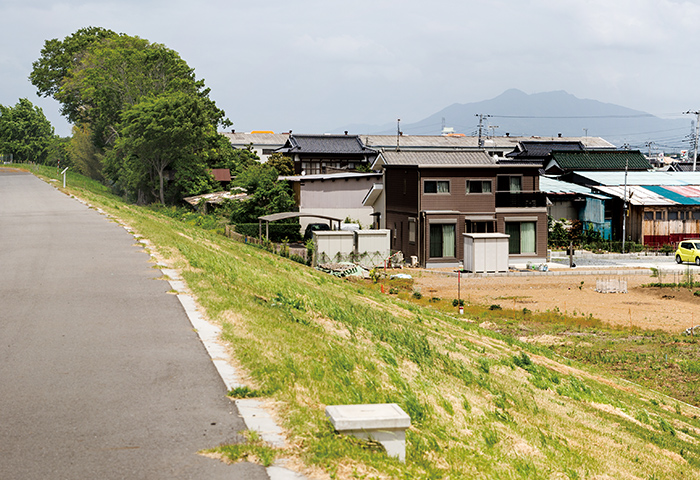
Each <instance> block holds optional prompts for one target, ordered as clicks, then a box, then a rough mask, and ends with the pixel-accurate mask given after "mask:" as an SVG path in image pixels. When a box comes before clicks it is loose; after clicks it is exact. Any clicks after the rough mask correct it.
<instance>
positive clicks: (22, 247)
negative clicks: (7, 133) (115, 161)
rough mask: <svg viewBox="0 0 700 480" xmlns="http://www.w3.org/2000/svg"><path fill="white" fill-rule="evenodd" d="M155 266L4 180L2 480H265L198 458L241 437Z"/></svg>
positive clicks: (37, 190)
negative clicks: (203, 450)
mask: <svg viewBox="0 0 700 480" xmlns="http://www.w3.org/2000/svg"><path fill="white" fill-rule="evenodd" d="M149 258H150V257H149V256H148V255H147V254H146V253H145V252H144V251H143V249H142V248H141V247H139V246H137V245H136V244H135V241H134V238H133V237H132V236H131V235H129V234H128V233H127V232H126V231H125V230H124V229H123V228H121V227H120V226H119V225H117V224H115V223H113V222H110V221H109V220H108V219H107V218H105V217H104V216H102V215H100V214H99V213H97V212H96V211H94V210H91V209H89V208H88V207H86V206H84V205H82V204H81V203H79V202H77V201H76V200H74V199H71V198H69V197H67V196H66V195H64V194H62V193H60V192H59V191H57V190H56V189H55V188H53V187H51V186H50V185H48V184H46V183H44V182H42V181H40V180H38V179H37V178H35V177H34V176H32V175H30V174H26V173H20V172H13V171H8V170H5V169H1V168H0V382H1V384H2V388H0V478H3V479H14V478H17V479H49V478H50V479H71V480H74V479H166V478H167V479H181V478H182V479H185V478H187V479H190V478H191V479H224V478H226V479H237V478H241V479H242V478H245V479H267V478H268V476H267V474H266V472H265V469H264V468H263V467H260V466H257V465H252V464H247V463H243V464H238V465H234V466H229V465H225V464H223V463H221V462H219V461H218V460H213V459H210V458H205V457H203V456H201V455H199V454H198V453H197V452H198V451H199V450H201V449H206V448H211V447H215V446H217V445H219V444H221V443H223V442H227V443H230V442H235V441H240V440H241V437H240V435H239V432H240V431H242V430H244V428H245V426H244V424H243V422H242V420H241V419H240V418H239V416H238V412H237V411H236V408H235V405H234V404H233V403H232V402H231V401H230V400H229V399H227V398H226V396H225V395H226V391H225V387H224V384H223V382H222V381H221V379H220V378H219V376H218V374H217V373H216V371H215V369H214V367H213V365H212V362H211V360H210V359H209V357H208V356H207V354H206V351H205V349H204V347H203V346H202V344H201V342H200V341H199V339H198V337H197V335H196V333H195V332H193V330H192V326H191V325H190V323H189V320H188V319H187V317H186V315H185V313H184V310H183V308H182V306H181V305H180V303H179V301H178V300H177V298H176V297H175V296H173V295H171V294H168V293H167V292H168V290H169V289H170V286H169V285H168V283H167V282H165V281H162V280H159V279H158V277H159V276H160V271H159V270H157V269H154V268H152V266H153V264H152V263H149Z"/></svg>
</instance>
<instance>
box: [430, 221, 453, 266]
mask: <svg viewBox="0 0 700 480" xmlns="http://www.w3.org/2000/svg"><path fill="white" fill-rule="evenodd" d="M455 238H456V236H455V224H454V223H450V224H437V225H435V224H431V225H430V256H431V257H433V258H436V257H454V256H455Z"/></svg>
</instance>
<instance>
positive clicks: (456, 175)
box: [367, 151, 547, 268]
mask: <svg viewBox="0 0 700 480" xmlns="http://www.w3.org/2000/svg"><path fill="white" fill-rule="evenodd" d="M373 168H374V169H381V170H382V171H383V173H384V175H383V185H382V186H381V192H380V193H379V194H377V193H376V192H377V191H378V190H379V189H378V188H375V189H374V190H373V191H374V192H375V193H374V194H373V193H372V192H370V194H368V197H367V198H368V199H370V198H371V199H372V203H373V205H374V208H375V212H376V216H377V217H379V219H380V220H379V224H378V225H377V226H379V227H381V228H387V229H390V230H391V238H392V240H391V241H392V244H391V247H392V250H397V251H401V252H403V254H404V258H406V259H409V258H410V257H411V256H415V257H417V258H418V262H419V263H420V265H422V266H425V267H429V268H435V267H448V266H449V267H451V266H458V265H459V263H460V262H462V261H463V260H464V251H463V250H464V241H463V236H462V234H463V233H504V234H507V235H509V236H510V237H509V239H508V241H509V261H510V263H511V264H513V263H526V262H528V261H532V262H544V261H545V259H546V251H547V250H546V249H547V209H546V204H545V202H546V199H545V196H544V195H543V194H542V193H541V192H540V191H539V174H538V170H539V165H536V164H517V163H513V162H512V161H511V162H509V163H508V164H499V163H498V162H497V161H496V160H495V159H494V158H493V157H491V156H489V155H488V154H486V153H485V152H484V151H464V152H455V151H449V152H448V151H444V152H436V151H430V152H415V151H413V152H409V151H385V152H381V153H380V154H379V156H378V157H377V160H376V161H375V163H374V166H373Z"/></svg>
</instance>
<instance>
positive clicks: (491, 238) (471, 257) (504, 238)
mask: <svg viewBox="0 0 700 480" xmlns="http://www.w3.org/2000/svg"><path fill="white" fill-rule="evenodd" d="M462 236H463V237H464V270H466V271H467V272H471V273H496V272H507V271H508V238H509V237H510V235H506V234H503V233H463V234H462Z"/></svg>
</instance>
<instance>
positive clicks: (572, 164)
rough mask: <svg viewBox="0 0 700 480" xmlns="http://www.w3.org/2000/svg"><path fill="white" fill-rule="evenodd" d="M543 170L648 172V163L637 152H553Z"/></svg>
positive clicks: (649, 166) (649, 167)
mask: <svg viewBox="0 0 700 480" xmlns="http://www.w3.org/2000/svg"><path fill="white" fill-rule="evenodd" d="M550 158H551V160H549V161H548V162H547V167H546V169H545V170H547V171H550V170H552V169H554V170H557V169H558V170H560V171H572V170H618V171H624V170H625V169H627V170H637V171H640V170H649V169H651V165H650V164H649V161H648V160H647V159H646V158H645V157H644V155H642V154H641V153H640V152H639V151H638V150H615V151H583V152H565V151H553V152H552V153H551V155H550Z"/></svg>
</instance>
